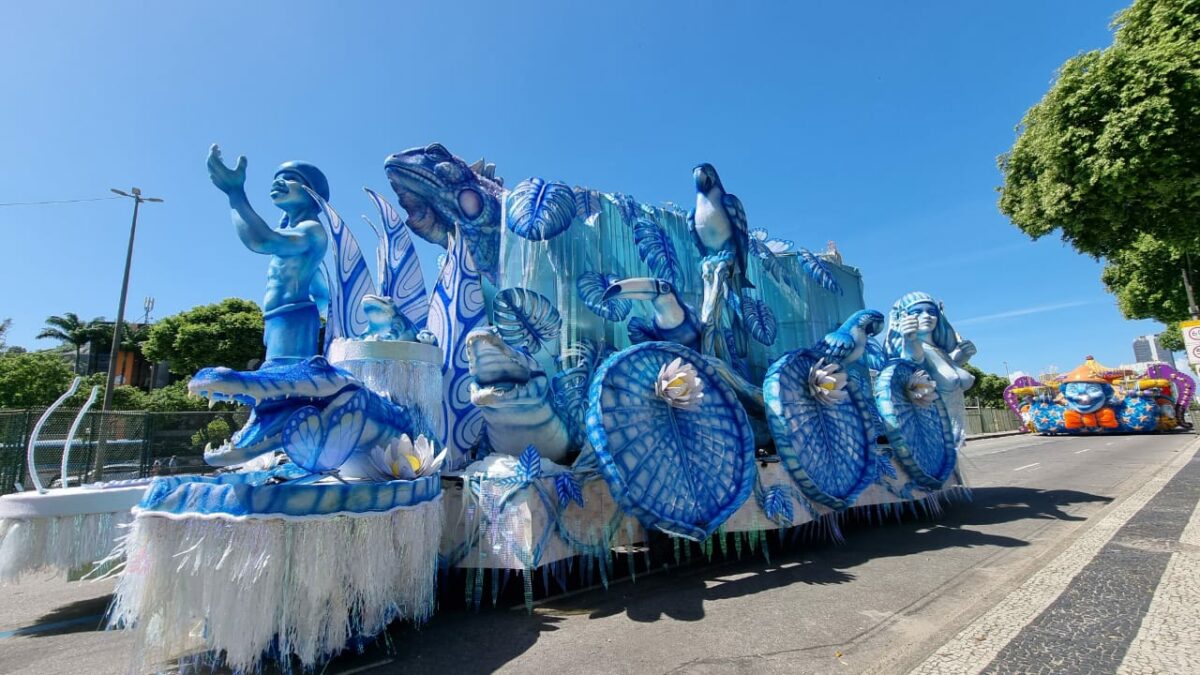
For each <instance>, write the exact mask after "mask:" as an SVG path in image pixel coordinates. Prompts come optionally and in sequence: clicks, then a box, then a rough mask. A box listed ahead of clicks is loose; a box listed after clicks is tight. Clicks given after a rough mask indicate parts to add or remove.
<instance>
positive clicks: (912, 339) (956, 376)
mask: <svg viewBox="0 0 1200 675" xmlns="http://www.w3.org/2000/svg"><path fill="white" fill-rule="evenodd" d="M884 353H885V355H886V356H887V358H889V359H894V358H904V359H908V360H910V361H913V362H915V363H917V364H919V365H920V366H921V367H922V368H924V369H925V371H926V372H927V373H929V376H930V378H931V379H932V380H933V382H934V385H936V387H937V391H938V396H939V397H941V399H942V401H943V402H944V403H945V404H946V410H947V412H949V413H950V421H951V425H952V426H953V428H954V440H955V443H956V444H957V445H958V446H959V447H961V446H962V443H963V441H964V439H965V438H966V412H967V411H966V399H965V398H964V397H963V394H964V392H966V391H967V390H968V389H970V388H971V386H972V385H973V384H975V376H974V375H972V374H971V373H970V371H968V370H967V369H966V368H963V366H965V365H966V364H967V361H969V360H970V359H971V357H972V356H974V355H975V345H974V344H972V343H971V341H970V340H963V339H962V338H961V337H960V336H959V335H958V332H957V331H955V330H954V328H953V327H952V326H951V325H950V322H949V321H947V320H946V317H945V315H943V314H942V304H941V303H940V302H938V301H936V300H934V299H933V296H931V295H929V294H928V293H921V292H913V293H907V294H905V295H904V296H903V297H902V298H900V299H899V300H897V301H896V304H894V305H892V311H891V315H890V316H889V317H888V332H887V340H886V344H885V345H884Z"/></svg>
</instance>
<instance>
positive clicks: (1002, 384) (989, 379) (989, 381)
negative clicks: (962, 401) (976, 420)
mask: <svg viewBox="0 0 1200 675" xmlns="http://www.w3.org/2000/svg"><path fill="white" fill-rule="evenodd" d="M966 369H967V370H968V371H970V373H971V374H972V375H974V376H975V384H973V385H971V388H970V389H968V390H967V391H966V392H965V396H966V399H967V401H968V402H974V401H978V402H979V404H980V405H982V406H984V407H987V408H1003V407H1004V390H1005V389H1006V388H1007V387H1008V378H1006V377H1004V376H1003V375H996V374H995V373H985V372H983V371H982V370H980V369H979V368H976V367H975V366H972V365H970V364H967V366H966Z"/></svg>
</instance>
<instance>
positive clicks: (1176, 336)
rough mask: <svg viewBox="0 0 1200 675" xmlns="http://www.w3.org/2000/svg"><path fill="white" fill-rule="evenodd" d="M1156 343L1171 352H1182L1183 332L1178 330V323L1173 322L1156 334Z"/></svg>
mask: <svg viewBox="0 0 1200 675" xmlns="http://www.w3.org/2000/svg"><path fill="white" fill-rule="evenodd" d="M1158 343H1159V344H1161V345H1162V347H1163V349H1166V350H1168V351H1172V352H1181V351H1183V350H1184V344H1183V331H1182V330H1180V329H1179V323H1178V322H1175V323H1172V324H1170V325H1168V326H1167V329H1166V330H1164V331H1163V332H1161V333H1159V334H1158Z"/></svg>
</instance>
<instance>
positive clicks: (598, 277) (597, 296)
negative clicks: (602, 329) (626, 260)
mask: <svg viewBox="0 0 1200 675" xmlns="http://www.w3.org/2000/svg"><path fill="white" fill-rule="evenodd" d="M615 281H620V279H619V278H618V277H615V276H613V275H611V274H602V273H600V272H584V273H583V274H580V275H579V278H578V279H576V280H575V289H576V291H578V293H579V299H580V300H582V301H583V304H584V305H585V306H586V307H587V308H588V309H590V310H592V312H594V313H596V314H597V315H599V316H601V317H603V318H605V319H607V320H609V321H624V320H625V317H627V316H629V311H630V310H632V309H633V301H632V300H627V299H625V298H614V299H612V300H609V301H608V302H604V301H603V300H602V298H603V297H604V291H606V290H608V287H609V286H611V285H612V284H613V282H615Z"/></svg>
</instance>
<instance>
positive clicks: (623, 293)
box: [600, 277, 658, 302]
mask: <svg viewBox="0 0 1200 675" xmlns="http://www.w3.org/2000/svg"><path fill="white" fill-rule="evenodd" d="M657 297H658V279H655V278H654V277H634V278H632V279H622V280H621V281H618V282H616V283H614V284H613V285H611V286H609V287H608V288H607V289H606V290H605V291H604V297H602V298H601V299H600V301H601V302H608V301H609V300H612V299H614V298H627V299H629V300H653V299H654V298H657Z"/></svg>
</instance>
